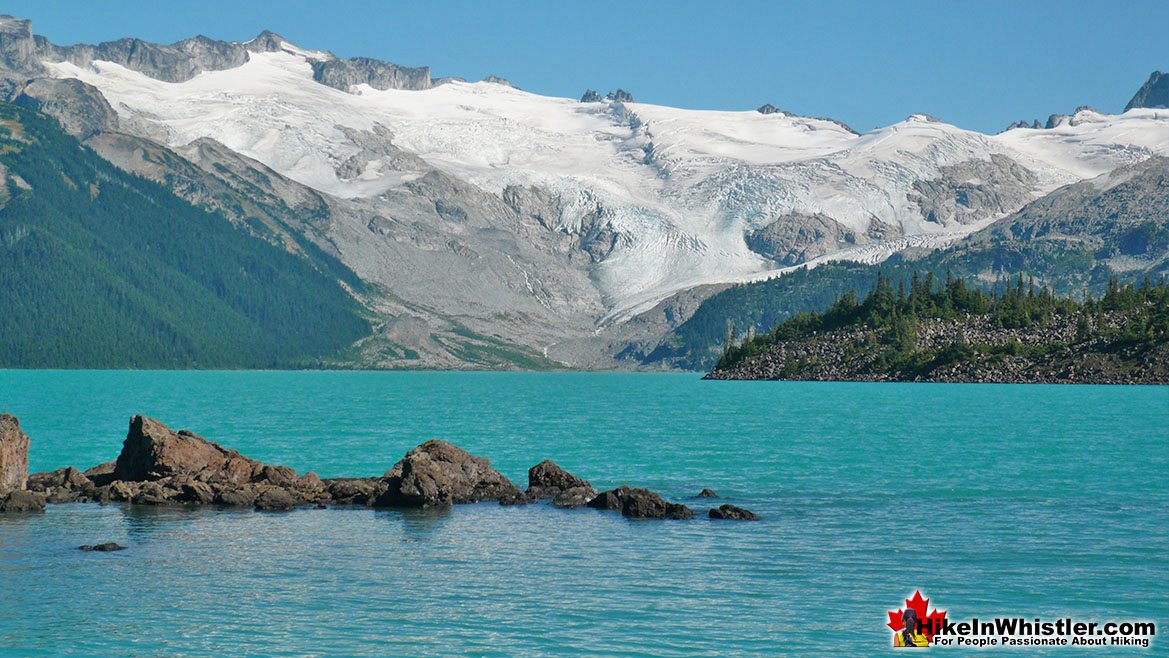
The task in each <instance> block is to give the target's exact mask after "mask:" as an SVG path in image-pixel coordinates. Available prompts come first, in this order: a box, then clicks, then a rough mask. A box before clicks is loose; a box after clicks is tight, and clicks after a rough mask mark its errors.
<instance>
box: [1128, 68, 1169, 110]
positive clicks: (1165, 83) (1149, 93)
mask: <svg viewBox="0 0 1169 658" xmlns="http://www.w3.org/2000/svg"><path fill="white" fill-rule="evenodd" d="M1137 107H1148V108H1169V73H1162V72H1160V71H1153V73H1152V75H1150V76H1149V79H1148V80H1146V81H1145V84H1144V85H1142V86H1141V88H1140V89H1139V90H1138V91H1137V93H1136V94H1135V95H1134V96H1133V97H1132V100H1130V101H1129V102H1128V105H1125V106H1124V111H1125V112H1128V111H1129V110H1131V109H1133V108H1137Z"/></svg>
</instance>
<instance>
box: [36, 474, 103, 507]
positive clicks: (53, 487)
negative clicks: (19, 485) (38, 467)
mask: <svg viewBox="0 0 1169 658" xmlns="http://www.w3.org/2000/svg"><path fill="white" fill-rule="evenodd" d="M28 489H29V490H30V491H35V492H37V493H40V494H43V495H44V496H45V497H46V499H47V500H48V502H50V503H71V502H75V501H79V500H88V499H89V497H91V496H93V495H94V492H95V490H96V486H95V485H94V483H93V482H92V481H91V480H90V479H89V478H88V477H86V476H85V474H84V473H82V472H81V471H79V470H77V469H76V468H73V467H72V466H68V467H66V468H59V469H57V470H55V471H50V472H48V473H33V474H31V475H29V476H28Z"/></svg>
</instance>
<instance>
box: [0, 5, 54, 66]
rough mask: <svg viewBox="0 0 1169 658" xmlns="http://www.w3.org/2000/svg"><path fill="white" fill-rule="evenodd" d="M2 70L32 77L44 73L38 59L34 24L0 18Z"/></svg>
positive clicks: (0, 63)
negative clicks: (33, 30) (33, 31)
mask: <svg viewBox="0 0 1169 658" xmlns="http://www.w3.org/2000/svg"><path fill="white" fill-rule="evenodd" d="M0 68H4V69H7V70H9V71H13V72H18V73H22V74H25V75H26V76H27V77H32V76H33V75H37V74H40V73H43V72H44V66H42V65H41V62H40V57H38V53H37V47H36V41H35V38H34V37H33V34H32V22H31V21H28V20H24V19H19V18H13V17H12V16H0Z"/></svg>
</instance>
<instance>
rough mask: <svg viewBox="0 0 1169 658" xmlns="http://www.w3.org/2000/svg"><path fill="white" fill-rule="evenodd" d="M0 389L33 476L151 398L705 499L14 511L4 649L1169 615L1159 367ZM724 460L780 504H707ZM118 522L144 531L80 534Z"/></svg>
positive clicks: (738, 631)
mask: <svg viewBox="0 0 1169 658" xmlns="http://www.w3.org/2000/svg"><path fill="white" fill-rule="evenodd" d="M0 404H2V405H3V406H4V407H6V409H7V411H8V412H9V413H13V414H15V415H17V416H18V417H19V418H20V420H21V423H22V425H23V427H24V429H25V431H26V432H27V433H28V434H29V435H30V437H31V438H32V446H31V451H30V460H31V467H32V470H34V471H36V470H49V469H55V468H59V467H62V466H67V465H76V466H78V467H81V468H88V467H89V466H92V465H94V464H97V463H99V462H104V461H109V460H112V459H114V458H115V457H116V456H117V454H118V452H119V450H120V448H121V442H122V439H123V438H124V437H125V434H126V429H127V425H128V421H129V418H130V416H131V415H132V414H136V413H142V414H146V415H150V416H153V417H156V418H158V419H160V420H162V421H163V422H166V423H167V424H169V425H170V426H171V427H172V428H175V429H179V428H186V429H190V430H192V431H194V432H196V433H198V434H201V435H203V436H205V437H207V438H208V439H211V440H214V441H217V442H219V443H221V444H223V445H226V446H228V447H231V448H235V449H237V450H239V451H240V452H242V453H244V454H245V455H248V456H250V457H254V458H256V459H260V460H263V461H265V462H270V463H279V464H286V465H289V466H292V467H294V468H296V469H297V470H298V471H301V472H303V471H308V470H312V471H315V472H316V473H317V474H319V475H321V476H322V477H329V476H357V475H362V476H368V475H375V474H380V473H382V472H384V471H385V470H386V469H387V468H389V467H390V466H391V465H392V464H393V463H394V462H395V461H397V460H398V459H399V458H400V457H401V456H402V454H403V453H405V452H406V450H408V449H409V448H411V447H413V446H415V445H417V444H418V443H421V442H422V441H424V440H426V439H430V438H436V437H437V438H444V439H447V440H450V441H452V442H454V443H456V444H458V445H459V446H462V447H463V448H466V449H467V450H469V451H471V452H473V453H476V454H480V455H483V456H485V457H487V458H489V459H491V460H492V462H493V465H495V466H496V467H497V468H498V469H499V470H501V471H502V472H503V473H504V474H505V475H507V476H508V477H509V478H511V479H512V480H513V481H514V482H516V483H517V484H519V485H521V486H524V485H526V481H527V480H526V473H527V469H528V467H530V466H532V465H533V464H535V463H537V462H539V461H540V460H542V459H552V460H554V461H556V462H557V463H559V464H560V465H562V466H564V467H565V468H567V469H568V470H570V471H572V472H574V473H576V474H578V475H581V476H583V477H585V478H588V479H589V480H591V481H592V483H593V484H594V485H595V486H597V488H598V489H600V488H608V487H610V486H614V485H619V484H625V483H627V484H630V485H634V486H645V487H649V488H651V489H654V490H656V491H658V492H660V493H662V494H663V495H664V496H665V497H666V498H668V499H670V500H674V501H678V502H685V503H687V504H689V505H691V506H692V507H693V508H694V509H695V511H696V513H697V514H698V516H699V517H700V518H698V519H696V520H693V521H630V520H626V519H624V518H622V517H621V516H620V515H618V514H615V513H606V512H599V511H594V510H558V509H553V508H549V507H547V506H543V505H534V506H529V507H500V506H498V505H493V504H483V505H468V506H456V507H455V508H454V509H452V510H450V511H447V512H437V513H436V512H402V511H373V510H368V509H328V510H310V509H304V510H296V511H292V512H287V513H259V512H253V511H228V510H215V509H181V508H180V509H158V508H148V507H138V506H134V507H128V506H123V505H118V504H111V505H108V506H104V507H103V506H99V505H97V504H71V505H56V506H49V509H48V510H47V511H46V512H44V513H42V514H10V515H6V516H5V515H0V592H3V595H2V598H0V655H3V656H9V655H12V656H57V655H77V656H228V655H230V656H243V655H256V656H267V655H276V656H399V655H400V656H410V655H483V656H513V655H523V656H527V655H548V656H563V655H595V656H683V655H685V656H690V655H805V654H836V655H868V654H880V653H886V652H887V651H888V647H890V645H891V632H890V631H889V629H887V628H886V627H885V622H886V621H887V615H886V612H887V611H889V610H896V609H897V608H898V607H900V606H901V605H902V604H903V602H904V599H905V598H906V597H908V596H911V595H912V594H913V592H914V591H915V590H918V589H920V590H921V592H922V594H923V595H924V596H927V597H929V598H930V599H931V604H932V605H936V606H937V607H939V608H941V609H945V610H947V611H949V614H950V615H951V618H960V619H969V618H970V617H984V618H987V617H993V616H1003V615H1009V616H1025V617H1034V616H1044V617H1052V618H1056V617H1068V616H1071V617H1077V618H1083V619H1089V620H1101V621H1106V620H1114V619H1137V620H1150V621H1155V622H1157V623H1158V625H1159V626H1161V628H1159V629H1158V630H1160V631H1162V633H1163V632H1164V629H1165V628H1169V627H1166V626H1165V625H1166V624H1169V388H1167V387H1121V386H1116V387H1109V386H1010V385H954V384H845V383H840V384H835V383H796V382H704V381H701V380H700V379H699V378H698V376H696V375H688V374H642V373H636V374H635V373H624V374H623V373H421V372H420V373H374V372H72V371H0ZM703 487H709V488H712V489H715V490H716V491H717V492H718V493H719V494H720V496H721V497H722V501H721V502H730V503H734V504H738V505H742V506H744V507H747V508H749V509H752V510H754V511H755V512H757V513H758V514H759V515H760V516H761V517H762V521H760V522H758V523H735V522H714V521H710V520H708V519H707V518H705V513H706V510H707V509H708V507H709V506H710V504H709V502H708V501H703V500H696V499H692V498H691V496H693V495H694V494H696V493H697V492H698V491H699V490H700V489H702V488H703ZM101 541H117V542H119V543H122V544H124V545H126V546H127V547H128V550H125V551H121V552H118V553H109V554H96V553H85V552H81V551H78V550H77V548H76V547H77V546H78V545H80V544H89V543H95V542H101ZM935 650H936V651H940V652H943V653H944V651H945V650H944V649H935ZM1167 650H1169V638H1164V637H1158V638H1157V639H1156V640H1154V645H1153V648H1152V652H1154V653H1160V654H1162V655H1164V654H1165V653H1166V651H1167ZM1048 651H1049V653H1055V652H1054V651H1051V650H1048ZM1116 652H1117V650H1115V649H1109V650H1106V651H1104V652H1099V651H1096V652H1093V651H1087V652H1085V651H1076V652H1075V653H1078V654H1080V655H1086V654H1091V655H1112V654H1114V653H1116ZM1140 652H1141V650H1139V649H1138V650H1127V653H1130V654H1137V653H1140ZM952 653H953V654H954V655H960V653H961V652H960V651H955V652H952ZM1037 653H1042V652H1041V651H1033V650H1027V651H1020V652H1018V654H1019V655H1035V654H1037Z"/></svg>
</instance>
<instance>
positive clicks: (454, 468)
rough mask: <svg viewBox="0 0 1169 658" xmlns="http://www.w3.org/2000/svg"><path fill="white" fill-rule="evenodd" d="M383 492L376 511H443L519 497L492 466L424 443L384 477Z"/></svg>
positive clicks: (458, 451) (461, 452)
mask: <svg viewBox="0 0 1169 658" xmlns="http://www.w3.org/2000/svg"><path fill="white" fill-rule="evenodd" d="M385 481H386V491H385V493H383V494H381V495H380V496H378V497H377V499H376V500H375V501H374V505H375V506H376V507H444V506H447V505H450V504H452V503H454V504H461V503H478V502H483V501H488V500H494V501H499V500H502V499H503V498H510V497H513V496H518V495H519V494H520V490H519V489H518V488H516V486H515V485H514V484H512V483H511V481H509V480H508V479H507V478H506V477H504V476H503V475H502V474H500V472H499V471H497V470H495V469H494V468H491V462H489V461H487V460H486V459H484V458H482V457H477V456H475V455H472V454H470V453H468V452H467V451H465V450H463V449H462V448H458V447H456V446H454V445H451V444H450V443H447V442H446V441H437V440H436V441H427V442H426V443H423V444H422V445H420V446H418V447H416V448H414V449H412V450H410V452H407V453H406V456H405V457H404V458H402V460H401V461H399V462H398V463H397V464H395V465H394V467H393V468H391V469H390V470H389V471H387V472H386V475H385Z"/></svg>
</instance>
